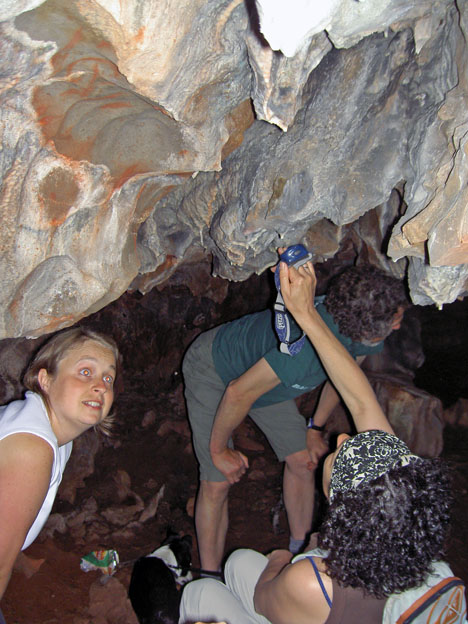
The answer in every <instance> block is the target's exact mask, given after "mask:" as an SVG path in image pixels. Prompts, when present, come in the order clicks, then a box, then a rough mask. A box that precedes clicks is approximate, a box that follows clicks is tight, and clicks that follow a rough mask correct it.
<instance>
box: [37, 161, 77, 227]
mask: <svg viewBox="0 0 468 624" xmlns="http://www.w3.org/2000/svg"><path fill="white" fill-rule="evenodd" d="M78 192H79V188H78V184H77V183H76V181H75V179H74V177H73V174H72V173H71V172H69V171H67V170H65V169H60V168H56V169H53V170H52V171H50V173H48V174H47V175H46V177H45V178H44V179H43V180H42V182H41V185H40V187H39V200H40V203H41V205H42V207H43V211H44V215H43V216H44V220H45V221H46V222H47V223H49V224H50V225H51V226H54V227H57V226H59V225H61V224H62V223H63V222H64V221H65V219H66V218H67V215H68V212H69V210H70V208H71V207H72V206H73V205H74V203H75V201H76V198H77V196H78Z"/></svg>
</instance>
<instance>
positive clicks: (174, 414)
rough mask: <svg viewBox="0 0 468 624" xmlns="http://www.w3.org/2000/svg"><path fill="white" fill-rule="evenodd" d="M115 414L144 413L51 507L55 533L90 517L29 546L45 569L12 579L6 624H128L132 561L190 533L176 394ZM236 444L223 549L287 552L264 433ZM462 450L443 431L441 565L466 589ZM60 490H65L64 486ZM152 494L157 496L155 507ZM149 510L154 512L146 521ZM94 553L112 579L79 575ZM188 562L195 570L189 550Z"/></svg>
mask: <svg viewBox="0 0 468 624" xmlns="http://www.w3.org/2000/svg"><path fill="white" fill-rule="evenodd" d="M176 398H178V400H176ZM163 403H165V408H164V405H163ZM119 409H124V410H129V411H130V410H138V412H139V413H140V414H143V415H144V417H143V419H142V425H141V426H139V427H135V428H134V429H133V431H127V432H126V438H125V446H124V445H123V444H121V443H120V442H119V439H118V438H117V439H116V441H114V442H113V443H108V442H107V443H105V444H103V445H102V446H101V448H100V450H99V451H98V455H97V457H96V465H97V466H99V471H96V472H95V473H94V474H93V475H91V476H90V477H89V478H88V479H87V480H86V487H85V488H81V489H79V490H78V491H77V495H76V499H75V500H74V502H73V505H72V504H71V503H70V502H67V501H64V500H59V501H58V502H57V504H56V506H55V510H54V511H55V513H56V514H58V515H55V516H53V518H52V520H53V522H51V523H49V526H51V525H52V526H59V525H58V524H57V522H56V520H57V518H58V517H60V516H63V517H66V518H70V515H69V514H73V513H74V514H76V513H77V510H88V511H86V512H85V513H84V514H83V515H82V516H80V515H76V516H75V519H74V520H73V519H72V520H71V529H70V528H69V529H68V530H67V531H65V532H64V533H63V534H61V533H60V532H58V530H55V531H54V533H53V535H50V536H49V537H45V535H46V534H47V531H46V532H44V534H43V537H44V539H43V540H38V541H37V542H36V543H35V544H34V545H32V546H31V547H30V548H29V549H28V551H27V552H26V554H27V556H28V557H30V558H32V559H34V560H43V562H42V564H41V565H40V567H39V569H38V570H37V571H36V572H35V573H34V574H33V575H32V576H30V574H31V572H32V571H33V570H31V565H29V566H24V567H25V569H23V570H21V571H18V570H17V571H15V572H14V574H13V577H12V580H11V582H10V585H9V587H8V590H7V593H6V595H5V598H4V601H3V603H2V608H3V610H4V614H5V617H6V621H7V622H8V624H36V623H37V624H55V623H57V624H58V623H60V624H91V623H92V624H136V619H135V616H134V614H133V612H132V610H131V606H130V604H129V602H128V599H127V597H126V592H127V587H128V583H129V580H130V573H131V561H132V560H133V559H135V558H136V557H138V556H140V555H142V554H146V553H148V552H151V551H152V550H153V549H154V547H155V546H156V545H158V544H159V542H160V541H162V539H163V538H164V536H165V532H166V529H167V527H169V526H170V527H172V528H174V529H175V530H177V531H180V532H181V533H184V534H186V533H188V534H191V535H192V536H194V530H193V521H192V508H193V497H194V495H195V492H196V482H197V478H196V475H197V470H196V463H195V460H194V458H193V455H192V452H191V446H190V436H189V429H188V426H187V424H186V422H185V420H184V418H183V414H182V411H183V401H182V397H181V394H180V393H178V394H177V397H173V400H172V403H170V402H169V401H166V402H161V405H158V406H154V405H145V404H144V400H143V398H142V396H141V395H135V396H134V397H128V396H127V397H126V398H125V400H123V399H122V401H121V402H120V405H119ZM164 409H166V413H165V414H164V417H163V419H162V424H160V425H158V427H157V428H155V427H154V423H155V420H154V417H155V414H156V412H158V414H159V418H158V421H160V417H161V415H162V414H161V411H162V410H164ZM237 444H238V446H239V447H240V448H241V449H242V450H243V451H244V452H246V453H247V454H248V455H249V457H250V458H251V469H250V471H249V473H248V476H247V477H245V478H244V479H243V481H242V482H241V483H239V484H237V485H236V486H234V487H233V489H232V497H231V505H230V515H231V531H230V533H229V539H228V549H233V548H237V547H240V546H247V547H253V548H257V549H259V550H261V551H266V550H269V549H271V548H273V547H286V545H287V530H286V521H285V516H284V511H283V510H282V508H281V506H280V493H281V475H280V467H279V465H278V464H277V462H276V461H275V458H274V456H273V454H272V452H271V450H270V449H269V447H268V445H267V443H266V442H265V439H264V438H263V436H262V434H261V433H260V432H259V431H258V430H257V429H256V428H255V427H254V426H253V425H251V424H250V423H247V424H246V425H244V426H243V427H242V429H241V431H240V432H239V435H238V437H237ZM467 451H468V429H467V428H462V427H447V428H446V430H445V448H444V452H443V455H444V457H445V458H446V459H447V460H448V461H449V462H450V463H451V464H452V465H453V467H454V469H455V471H454V475H455V491H456V494H457V499H456V506H455V509H454V524H453V531H452V535H451V538H450V542H449V549H448V560H449V561H450V563H451V564H452V567H453V570H454V572H455V573H456V574H458V575H459V576H461V577H462V578H463V579H464V581H465V582H468V527H467V525H466V509H467V507H468V452H467ZM63 485H64V489H65V491H66V490H67V481H66V480H65V482H64V484H63ZM90 492H92V499H93V501H91V500H90ZM158 493H159V495H160V498H159V499H157V500H156V499H155V495H157V494H158ZM91 502H92V504H91ZM319 502H320V501H319ZM155 503H157V509H156V511H155V513H154V515H153V516H152V515H151V514H152V512H153V510H154V507H155ZM152 505H153V506H152ZM72 510H73V511H72ZM145 511H146V516H149V517H148V518H147V519H146V520H145V516H144V515H143V517H142V514H144V513H145ZM142 519H143V520H144V521H142ZM316 520H317V521H318V517H317V519H316ZM194 543H195V542H194ZM100 548H107V549H109V548H113V549H116V550H117V551H118V553H119V556H120V560H121V562H122V565H121V566H120V567H119V568H118V569H117V572H116V574H115V575H114V576H112V577H107V576H104V575H103V574H102V573H101V572H98V571H91V572H88V573H85V572H83V571H82V570H81V569H80V558H81V557H82V556H83V555H85V554H87V553H88V552H90V551H92V550H96V549H100ZM26 563H29V564H31V562H26ZM33 563H34V562H33ZM38 563H39V562H36V566H37V565H38ZM193 565H194V566H195V567H197V566H198V560H197V554H196V547H194V549H193ZM28 576H29V578H28Z"/></svg>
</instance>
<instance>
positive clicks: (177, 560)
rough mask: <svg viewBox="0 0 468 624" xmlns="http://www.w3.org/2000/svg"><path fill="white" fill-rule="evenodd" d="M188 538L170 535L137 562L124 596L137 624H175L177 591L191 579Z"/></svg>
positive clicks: (178, 594)
mask: <svg viewBox="0 0 468 624" xmlns="http://www.w3.org/2000/svg"><path fill="white" fill-rule="evenodd" d="M191 550H192V537H191V536H190V535H184V537H179V536H178V535H177V534H173V533H172V534H170V535H169V536H168V537H167V538H166V539H165V540H164V542H163V543H162V545H161V546H160V547H159V548H157V549H156V550H155V551H154V552H152V553H151V554H150V555H147V556H146V557H140V558H139V559H137V561H136V562H135V564H134V566H133V570H132V577H131V579H130V586H129V589H128V596H129V598H130V602H131V603H132V607H133V610H134V611H135V613H136V614H137V617H138V621H139V622H140V624H177V622H178V621H179V603H180V596H181V592H180V591H179V590H178V589H177V584H179V585H184V584H185V583H188V581H191V580H192V573H191V572H190V565H191V561H192V556H191Z"/></svg>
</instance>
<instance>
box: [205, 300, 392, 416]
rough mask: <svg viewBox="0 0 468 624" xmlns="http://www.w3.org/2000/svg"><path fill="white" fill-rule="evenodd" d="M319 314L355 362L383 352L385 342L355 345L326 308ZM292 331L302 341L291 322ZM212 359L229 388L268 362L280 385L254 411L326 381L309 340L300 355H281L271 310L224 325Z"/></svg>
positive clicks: (320, 307)
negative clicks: (229, 384)
mask: <svg viewBox="0 0 468 624" xmlns="http://www.w3.org/2000/svg"><path fill="white" fill-rule="evenodd" d="M317 311H318V313H319V314H320V316H321V317H322V319H323V320H324V321H325V323H326V324H327V326H328V327H329V328H330V330H331V331H332V332H333V334H334V335H335V336H336V337H337V338H338V340H339V341H340V342H341V344H342V345H343V346H344V347H345V348H346V349H347V350H348V352H349V353H350V354H351V355H352V356H353V357H354V358H356V357H357V356H358V355H369V354H371V353H378V352H379V351H381V350H382V348H383V343H382V342H379V343H377V344H376V345H375V346H372V347H371V346H367V345H363V344H361V343H359V342H353V341H352V340H351V339H350V338H347V337H346V336H343V335H342V334H340V332H339V330H338V327H337V326H336V325H335V323H334V321H333V318H332V317H331V315H330V314H328V312H327V310H326V308H325V306H324V305H323V304H318V305H317ZM291 328H292V330H291V331H292V340H295V339H297V338H299V336H300V335H301V333H302V332H301V330H300V328H299V326H298V325H297V324H296V323H295V322H294V319H292V318H291ZM212 355H213V362H214V365H215V368H216V372H217V373H218V375H219V376H220V377H221V379H222V380H223V382H224V383H225V384H226V385H227V384H228V383H229V382H230V381H232V380H233V379H237V377H240V376H241V375H242V374H243V373H245V371H246V370H248V369H249V368H250V367H251V366H253V365H254V364H255V363H256V362H258V360H260V359H261V358H262V357H264V358H265V359H266V361H267V362H268V364H269V365H270V366H271V368H272V369H273V370H274V371H275V373H276V375H277V376H278V378H279V379H280V380H281V383H280V384H278V385H277V386H276V387H275V388H273V389H272V390H269V391H268V392H266V393H265V394H263V395H262V396H261V397H259V398H258V399H257V401H255V403H254V405H253V407H265V406H267V405H273V404H274V403H280V402H281V401H287V400H288V399H294V398H295V397H297V396H300V395H301V394H304V393H305V392H309V390H313V389H314V388H316V387H317V386H318V385H319V384H321V383H322V382H323V381H325V380H326V379H327V373H326V372H325V369H324V368H323V366H322V364H321V362H320V358H319V356H318V355H317V352H316V351H315V349H314V347H313V346H312V343H311V342H310V340H309V339H308V338H306V340H305V342H304V346H303V347H302V349H301V350H300V351H299V353H298V354H296V355H293V356H291V355H288V354H286V353H281V351H280V350H279V340H278V336H277V334H276V332H275V328H274V314H273V311H272V310H264V311H263V312H256V313H255V314H248V315H247V316H243V317H242V318H240V319H237V320H235V321H231V322H230V323H226V324H225V325H222V326H221V327H220V329H219V331H218V333H217V334H216V336H215V339H214V341H213V349H212Z"/></svg>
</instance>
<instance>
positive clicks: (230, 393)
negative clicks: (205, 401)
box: [224, 379, 253, 409]
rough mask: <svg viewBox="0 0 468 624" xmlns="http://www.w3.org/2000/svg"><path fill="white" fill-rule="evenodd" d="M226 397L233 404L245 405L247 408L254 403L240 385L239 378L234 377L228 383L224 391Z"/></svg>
mask: <svg viewBox="0 0 468 624" xmlns="http://www.w3.org/2000/svg"><path fill="white" fill-rule="evenodd" d="M224 397H225V399H226V401H227V402H228V403H230V404H231V405H243V406H245V407H246V408H247V409H248V408H250V406H251V405H252V403H253V401H252V400H251V399H250V397H249V394H248V393H246V392H245V391H243V390H242V388H241V387H240V383H239V379H233V380H232V381H230V382H229V383H228V385H227V387H226V390H225V391H224Z"/></svg>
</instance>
